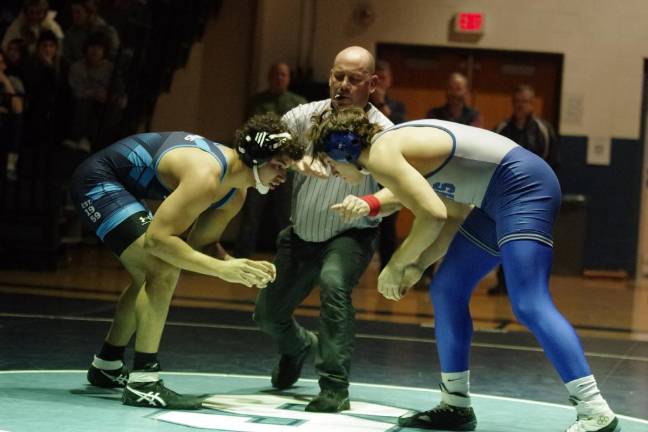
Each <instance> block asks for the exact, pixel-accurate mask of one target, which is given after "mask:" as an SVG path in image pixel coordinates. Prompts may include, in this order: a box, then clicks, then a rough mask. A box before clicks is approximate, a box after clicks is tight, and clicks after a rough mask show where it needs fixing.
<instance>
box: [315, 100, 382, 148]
mask: <svg viewBox="0 0 648 432" xmlns="http://www.w3.org/2000/svg"><path fill="white" fill-rule="evenodd" d="M311 123H312V126H311V128H310V131H309V133H308V138H309V140H310V141H311V142H312V143H313V153H314V155H320V154H322V153H323V152H324V148H325V146H326V138H327V137H328V136H329V134H330V133H331V132H353V133H354V134H355V135H357V136H358V138H360V141H361V145H362V148H363V149H365V148H367V147H369V146H370V145H371V140H372V139H373V137H374V135H376V134H377V133H378V132H380V131H381V130H382V127H381V126H380V125H379V124H377V123H371V122H370V121H369V117H368V116H367V113H366V112H365V110H363V109H362V108H358V107H349V108H344V109H339V110H326V111H324V112H323V113H322V114H319V115H318V114H316V115H314V116H313V117H311Z"/></svg>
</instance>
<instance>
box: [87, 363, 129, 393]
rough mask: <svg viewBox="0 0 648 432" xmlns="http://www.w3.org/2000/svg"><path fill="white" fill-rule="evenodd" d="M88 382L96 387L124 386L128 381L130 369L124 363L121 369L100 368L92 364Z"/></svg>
mask: <svg viewBox="0 0 648 432" xmlns="http://www.w3.org/2000/svg"><path fill="white" fill-rule="evenodd" d="M86 377H87V378H88V382H89V383H90V384H92V385H93V386H95V387H103V388H117V387H124V386H125V385H126V383H127V382H128V370H127V369H126V366H124V365H122V367H120V368H119V369H100V368H98V367H95V366H93V365H90V369H88V374H87V375H86Z"/></svg>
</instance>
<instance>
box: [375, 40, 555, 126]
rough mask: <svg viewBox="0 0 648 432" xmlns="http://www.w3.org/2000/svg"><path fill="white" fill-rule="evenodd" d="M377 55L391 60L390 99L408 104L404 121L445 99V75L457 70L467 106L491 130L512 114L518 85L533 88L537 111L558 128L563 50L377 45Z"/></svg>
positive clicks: (416, 116) (423, 116) (413, 118)
mask: <svg viewBox="0 0 648 432" xmlns="http://www.w3.org/2000/svg"><path fill="white" fill-rule="evenodd" d="M376 53H377V58H379V59H383V60H387V61H388V62H389V63H390V64H391V68H392V72H393V75H394V84H393V87H392V88H391V89H390V92H391V94H392V95H393V97H394V98H396V99H400V100H401V101H403V103H405V106H406V107H407V119H408V120H415V119H420V118H425V114H426V113H427V111H428V110H429V109H430V108H431V107H433V106H440V105H443V104H444V103H445V91H446V83H447V80H448V76H449V75H450V74H451V73H453V72H460V73H462V74H464V75H465V76H466V77H467V78H468V82H469V83H470V87H471V90H472V100H471V101H470V102H471V105H472V106H474V107H476V108H477V109H479V111H480V112H481V114H482V119H483V123H484V127H485V128H487V129H493V128H494V127H495V126H496V125H497V124H498V123H499V122H501V121H503V120H505V119H507V118H508V117H510V115H511V94H512V92H513V90H514V89H515V87H516V86H518V85H519V84H529V85H531V86H533V87H534V89H535V92H536V114H537V115H538V116H539V117H542V118H544V119H546V120H548V121H549V122H550V123H552V125H553V126H554V128H555V129H556V132H558V120H559V118H560V91H561V77H562V69H563V56H562V54H549V53H536V52H526V51H525V52H521V51H500V50H484V49H473V48H449V47H434V46H415V45H401V44H383V43H381V44H378V46H377V49H376Z"/></svg>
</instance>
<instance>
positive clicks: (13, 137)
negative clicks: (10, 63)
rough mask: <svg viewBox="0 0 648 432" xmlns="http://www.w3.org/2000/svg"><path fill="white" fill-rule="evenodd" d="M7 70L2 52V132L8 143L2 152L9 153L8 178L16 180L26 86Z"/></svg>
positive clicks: (0, 107)
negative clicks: (8, 73) (7, 72)
mask: <svg viewBox="0 0 648 432" xmlns="http://www.w3.org/2000/svg"><path fill="white" fill-rule="evenodd" d="M6 70H7V63H6V62H5V56H4V54H3V53H1V52H0V134H1V136H2V137H3V140H2V142H4V143H7V147H6V148H2V153H6V155H7V156H6V165H5V169H6V171H5V175H6V177H7V179H9V180H16V179H17V166H18V155H19V151H20V144H21V141H22V136H21V134H22V116H23V110H24V101H23V96H24V94H25V87H24V86H23V83H22V81H20V79H18V78H16V77H15V76H12V75H7V74H6ZM5 140H6V141H5ZM3 147H4V146H3Z"/></svg>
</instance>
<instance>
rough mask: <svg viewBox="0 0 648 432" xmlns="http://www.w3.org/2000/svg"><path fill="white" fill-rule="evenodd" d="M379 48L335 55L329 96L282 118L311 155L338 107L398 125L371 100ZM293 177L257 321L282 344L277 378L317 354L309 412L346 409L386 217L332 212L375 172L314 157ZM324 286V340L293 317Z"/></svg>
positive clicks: (295, 373)
mask: <svg viewBox="0 0 648 432" xmlns="http://www.w3.org/2000/svg"><path fill="white" fill-rule="evenodd" d="M374 68H375V61H374V57H373V56H372V54H371V53H370V52H369V51H367V50H366V49H364V48H361V47H357V46H352V47H348V48H345V49H344V50H342V51H340V52H339V53H338V54H337V56H336V57H335V61H334V63H333V67H332V69H331V72H330V75H329V89H330V99H325V100H321V101H316V102H311V103H309V104H305V105H300V106H298V107H296V108H294V109H292V110H291V111H288V112H287V113H286V114H285V115H284V116H283V120H284V121H285V122H286V123H287V125H288V127H289V128H290V129H291V131H292V132H293V135H294V136H295V137H297V139H300V140H301V142H302V143H303V144H304V145H305V146H306V148H307V149H306V154H307V155H312V143H310V142H307V139H306V133H307V131H308V129H309V127H310V124H311V117H313V115H316V114H320V113H322V112H323V111H324V110H326V109H328V108H330V107H332V108H333V109H337V108H343V107H348V106H358V107H362V108H364V109H365V110H366V111H367V114H368V116H369V119H370V120H371V121H372V122H375V123H379V124H380V125H381V126H382V127H384V128H386V127H389V126H392V122H391V121H389V120H388V119H387V117H385V116H384V115H383V114H382V113H381V112H380V111H379V110H378V109H376V108H375V107H374V106H373V105H371V104H369V102H368V101H369V96H370V95H371V93H372V92H373V91H374V90H375V88H376V84H377V76H376V75H375V73H374V72H375V70H374ZM297 166H298V170H299V172H298V173H297V174H296V175H295V177H294V180H293V182H294V184H293V194H292V202H293V206H292V214H291V224H290V225H289V226H288V227H287V228H286V229H284V230H283V231H281V233H280V234H279V236H278V239H277V256H276V258H275V262H274V264H275V266H276V269H277V277H276V279H275V281H274V282H273V283H271V284H270V285H268V287H267V288H265V289H263V290H261V291H260V292H259V296H258V298H257V301H256V308H255V311H254V320H255V321H256V322H257V324H258V325H259V327H260V328H261V330H262V331H263V332H265V333H267V334H269V335H270V336H271V337H272V338H273V339H274V341H275V342H276V343H277V346H278V350H279V354H280V356H281V357H280V359H279V362H278V364H277V365H276V366H275V368H274V369H273V371H272V385H273V387H275V388H277V389H286V388H289V387H291V386H292V385H293V384H294V383H295V382H296V381H297V380H298V379H299V375H300V373H301V369H302V366H303V364H304V361H305V359H306V357H307V356H308V354H309V353H311V352H314V353H315V355H316V360H315V368H316V369H317V373H318V375H319V385H320V390H321V391H320V394H319V395H318V396H317V397H316V398H314V399H313V400H312V401H311V402H310V403H309V404H308V405H307V406H306V411H312V412H339V411H343V410H346V409H349V408H350V404H349V392H348V388H349V371H350V368H351V356H352V354H353V349H354V345H355V340H354V336H355V334H354V321H355V309H354V308H353V304H352V301H351V291H352V290H353V287H354V286H355V285H356V284H357V283H358V280H359V279H360V276H361V275H362V273H363V272H364V270H365V269H366V267H367V265H368V264H369V261H370V260H371V258H372V256H373V254H374V251H375V247H376V239H377V233H378V224H379V223H380V219H379V218H369V217H365V218H362V219H357V220H355V221H353V222H349V223H345V222H343V221H342V219H341V218H340V217H338V216H337V215H335V214H334V213H333V212H331V210H330V207H331V205H333V204H336V203H339V202H341V201H342V200H343V199H344V198H345V197H346V196H347V195H349V194H353V195H357V196H362V195H367V194H372V193H374V192H376V191H377V190H378V189H379V186H378V184H377V183H376V181H375V180H374V179H373V177H371V176H367V177H366V178H365V179H364V181H362V182H360V184H358V185H349V184H348V183H346V182H345V181H344V180H343V179H341V178H339V177H334V178H331V179H327V177H328V174H327V172H326V171H325V169H324V168H323V167H322V165H321V164H320V163H319V161H317V159H314V158H312V157H310V156H306V157H305V158H304V159H303V160H302V161H301V162H300V163H298V165H297ZM317 284H319V287H320V304H321V307H320V326H319V341H318V338H317V337H316V336H315V335H314V334H313V333H311V332H310V331H307V330H305V329H304V328H303V327H301V326H300V325H299V324H298V323H297V322H296V320H295V319H294V317H293V312H294V310H295V308H296V307H297V306H298V305H299V304H300V303H301V302H302V301H303V300H304V299H305V298H306V297H307V296H308V294H309V293H310V292H311V291H312V289H313V288H314V287H315V285H317Z"/></svg>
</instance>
